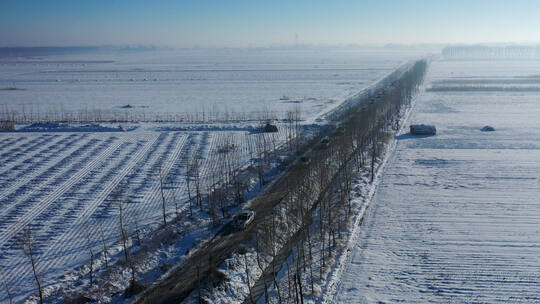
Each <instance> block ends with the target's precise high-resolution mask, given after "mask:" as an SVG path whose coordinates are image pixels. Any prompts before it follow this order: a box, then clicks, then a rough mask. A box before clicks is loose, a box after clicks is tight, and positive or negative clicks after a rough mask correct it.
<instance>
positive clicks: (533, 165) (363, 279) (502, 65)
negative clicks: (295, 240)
mask: <svg viewBox="0 0 540 304" xmlns="http://www.w3.org/2000/svg"><path fill="white" fill-rule="evenodd" d="M539 73H540V63H538V62H534V61H515V62H512V61H498V62H489V61H480V62H470V61H469V62H467V61H434V62H432V64H431V65H430V73H429V75H428V79H427V86H428V88H429V87H431V86H432V85H436V84H441V83H443V84H444V83H446V84H455V83H456V81H458V82H461V83H464V82H466V83H467V85H469V86H472V87H475V86H476V87H480V86H485V85H490V84H493V83H499V84H500V86H498V89H494V90H490V91H482V90H479V91H477V92H471V91H470V90H468V89H463V88H460V87H456V88H454V89H453V90H451V91H436V90H434V91H428V92H424V93H423V94H421V95H420V96H419V98H418V100H417V103H416V107H415V109H414V111H413V113H412V116H411V118H410V121H409V122H410V123H432V124H435V125H436V126H437V132H438V133H437V135H436V136H433V137H410V136H409V135H408V134H402V135H400V136H398V137H397V148H396V151H395V153H394V154H393V155H392V156H391V158H390V160H389V163H388V164H387V166H386V169H385V172H384V174H383V176H382V181H381V184H380V185H379V188H378V190H377V194H376V196H375V197H374V199H373V201H372V202H371V206H370V208H369V209H368V213H367V217H366V219H365V220H364V224H363V225H364V227H363V229H362V231H361V234H360V237H359V239H358V243H357V244H356V246H355V247H354V249H353V252H352V254H351V258H350V261H349V263H348V264H347V266H346V269H345V270H344V273H343V275H342V280H341V283H340V285H339V290H338V292H337V293H336V297H335V299H334V302H335V303H394V302H403V303H411V302H416V303H428V302H432V303H471V302H474V303H495V302H500V303H508V302H518V303H534V302H540V296H539V294H540V287H539V285H538V282H539V281H540V275H539V273H538V268H539V266H540V259H539V257H540V246H539V245H538V243H539V241H540V238H539V236H538V231H540V219H539V215H538V214H540V203H539V201H538V197H539V196H540V179H539V176H540V163H539V162H538V159H540V121H539V120H538V119H537V117H536V116H535V114H534V113H537V112H538V103H537V100H538V94H537V93H534V92H533V91H529V92H508V91H504V88H503V87H504V85H506V84H508V83H512V84H521V83H527V82H529V83H531V82H533V81H531V79H534V78H535V77H537V76H535V75H538V74H539ZM505 79H509V81H505ZM520 80H522V81H520ZM484 125H491V126H493V127H494V128H495V130H496V131H495V132H481V131H480V129H481V128H482V127H483V126H484Z"/></svg>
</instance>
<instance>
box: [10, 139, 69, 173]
mask: <svg viewBox="0 0 540 304" xmlns="http://www.w3.org/2000/svg"><path fill="white" fill-rule="evenodd" d="M59 138H60V136H59V135H42V136H39V137H37V136H36V137H34V138H33V139H32V140H30V141H28V142H26V143H24V144H22V145H20V146H17V147H15V148H13V149H10V151H7V152H3V151H1V150H0V164H2V169H1V171H0V173H1V174H2V175H4V174H7V173H10V172H11V171H12V170H17V169H19V167H20V166H23V165H25V164H29V163H30V160H32V157H33V156H34V155H35V154H37V153H38V152H40V151H41V150H42V149H44V148H46V147H49V146H52V145H53V144H55V142H56V140H57V139H59ZM23 148H24V149H23Z"/></svg>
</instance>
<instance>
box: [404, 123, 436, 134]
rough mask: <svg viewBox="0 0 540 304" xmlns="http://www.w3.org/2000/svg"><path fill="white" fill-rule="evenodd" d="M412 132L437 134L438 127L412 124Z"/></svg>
mask: <svg viewBox="0 0 540 304" xmlns="http://www.w3.org/2000/svg"><path fill="white" fill-rule="evenodd" d="M410 132H411V134H412V135H435V134H437V128H435V126H433V125H411V126H410Z"/></svg>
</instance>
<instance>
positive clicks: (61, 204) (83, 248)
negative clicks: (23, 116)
mask: <svg viewBox="0 0 540 304" xmlns="http://www.w3.org/2000/svg"><path fill="white" fill-rule="evenodd" d="M412 56H413V54H405V53H400V52H391V51H388V52H369V51H351V50H341V51H339V50H334V51H328V50H326V51H314V50H308V51H301V50H300V51H291V50H286V51H278V50H244V51H238V50H236V51H235V50H221V51H218V52H216V53H208V51H204V50H202V51H201V50H183V51H151V52H143V53H137V54H130V53H127V54H109V53H107V54H97V55H92V56H90V57H89V55H88V54H85V55H63V56H37V57H33V58H17V59H13V58H8V59H1V60H0V88H3V87H9V86H12V85H15V86H16V87H17V88H20V89H21V90H0V105H2V106H4V105H7V107H8V108H9V109H16V110H17V111H19V113H20V111H21V109H22V107H23V106H24V109H25V111H26V113H27V114H28V113H32V112H35V113H45V112H47V111H53V112H54V111H57V110H62V111H74V112H76V111H81V110H84V109H86V108H88V109H99V110H103V111H111V112H114V111H120V112H119V113H123V111H144V113H146V114H150V113H161V112H167V113H185V112H191V111H199V112H200V111H209V110H208V109H213V110H214V111H217V110H220V109H225V108H227V109H228V110H229V111H233V110H234V111H265V110H269V111H287V110H290V109H291V107H293V106H295V105H299V106H300V107H301V109H302V118H303V119H305V121H304V123H311V122H313V121H314V120H315V119H316V118H317V117H320V115H321V114H324V113H326V112H327V111H328V110H330V109H331V108H333V107H335V106H337V105H339V103H341V102H342V101H343V100H344V99H345V98H346V97H348V96H350V95H352V94H356V93H358V92H359V91H360V90H362V88H365V87H367V86H369V85H370V84H372V83H373V82H374V81H375V80H378V79H380V78H381V77H382V76H384V75H386V74H388V73H389V72H391V71H392V69H394V68H396V67H397V66H399V65H400V64H401V63H402V62H403V61H405V60H407V59H410V58H411V57H412ZM89 58H91V59H92V60H88V59H89ZM132 79H133V80H132ZM145 79H146V80H145ZM149 79H152V81H150V80H149ZM150 82H151V83H150ZM283 95H286V96H288V97H290V99H291V100H301V102H300V103H294V104H291V103H288V102H284V101H283V100H280V98H281V97H282V96H283ZM126 104H130V105H132V106H134V108H131V109H129V110H125V109H121V106H123V105H126ZM258 124H259V122H252V121H248V122H230V123H227V122H223V123H214V124H209V123H199V124H193V123H182V124H180V123H178V124H176V123H137V122H131V123H129V124H124V126H125V127H126V129H128V130H132V129H135V130H132V131H129V132H103V131H104V130H105V131H106V129H103V130H101V129H100V130H97V131H102V132H93V131H88V130H86V131H85V132H79V131H77V132H20V133H0V219H1V220H0V284H3V282H5V283H6V284H7V285H8V286H9V288H10V289H11V292H12V293H13V294H14V296H15V298H16V300H22V299H24V298H27V297H28V296H29V295H30V294H32V293H34V292H35V282H34V281H33V277H32V276H31V268H30V266H29V262H28V260H27V259H26V257H24V255H23V254H22V252H21V250H20V249H18V248H17V242H16V236H17V234H18V233H20V232H21V231H22V229H23V228H24V227H25V226H26V225H30V226H31V227H32V230H33V231H34V232H35V234H36V239H37V243H36V245H37V248H38V253H37V268H38V272H39V274H40V277H41V279H42V283H43V285H44V286H45V287H46V291H47V289H51V290H52V289H55V290H57V289H58V288H64V287H66V288H67V287H69V286H68V285H69V284H68V285H65V284H64V283H63V282H69V281H70V280H74V281H76V282H75V283H77V282H79V283H81V284H82V283H83V280H81V279H80V278H78V277H79V276H83V277H86V273H87V272H85V271H83V270H80V269H79V268H78V266H80V265H82V264H84V263H87V262H88V260H89V252H88V248H87V245H88V244H87V240H86V234H88V235H89V236H90V239H91V243H92V246H93V247H94V248H95V250H96V251H98V250H99V248H100V246H101V245H100V234H101V231H102V230H103V233H104V237H105V241H106V242H107V243H109V246H112V247H114V246H118V243H117V241H118V239H119V228H118V206H117V204H116V200H115V199H114V198H113V197H112V193H113V190H114V189H115V188H124V189H125V192H126V194H127V195H128V196H129V199H130V203H128V204H126V207H125V208H126V209H125V212H126V218H128V223H127V225H128V227H129V230H130V231H133V229H134V225H135V219H138V221H139V223H138V224H139V225H140V226H141V228H142V229H143V230H144V231H145V232H148V231H151V230H153V229H156V227H157V226H159V225H160V221H161V203H160V192H159V178H158V173H157V170H156V166H160V164H164V170H165V173H168V174H169V175H168V178H167V180H166V181H165V182H166V192H165V195H166V198H167V201H168V205H167V212H168V215H169V220H170V219H171V218H172V216H173V215H174V212H175V206H174V204H173V202H174V201H176V202H178V204H179V205H180V206H179V207H180V209H181V210H185V209H186V208H187V198H186V197H187V193H186V189H185V188H186V187H185V178H184V174H185V170H186V165H187V161H188V159H189V157H190V155H192V154H196V155H199V157H200V162H201V172H202V178H203V180H204V181H205V183H206V184H208V183H210V182H211V177H210V175H211V173H212V172H213V173H214V174H216V172H219V171H220V168H219V165H220V164H219V157H220V156H219V147H220V145H222V144H224V143H234V144H235V146H236V147H237V149H239V150H240V151H241V152H240V155H241V159H240V161H241V162H244V163H245V164H247V163H248V162H249V159H250V157H251V155H250V151H249V147H248V146H249V145H248V141H253V137H257V136H263V135H261V134H253V133H251V131H252V130H253V128H254V127H257V126H258ZM491 124H492V125H494V126H495V127H496V128H498V126H497V125H496V124H494V123H491ZM106 126H107V127H111V128H117V127H118V125H117V124H115V125H113V124H106ZM104 128H105V127H104ZM72 130H76V129H72ZM107 130H108V129H107ZM264 136H271V137H275V141H276V142H277V143H278V144H280V143H283V142H284V140H285V137H286V132H285V129H284V128H280V132H279V133H273V135H269V134H267V135H264ZM250 138H251V139H250ZM216 159H217V160H218V161H216ZM200 220H202V221H204V223H203V224H204V225H203V224H201V223H200V222H194V223H193V225H194V226H195V225H200V226H198V227H207V226H206V224H208V221H209V220H208V219H207V218H205V219H200ZM194 228H196V227H194ZM200 229H201V230H202V229H203V228H200ZM210 233H211V231H198V233H195V232H193V234H195V238H197V237H200V236H201V235H208V234H210ZM203 238H204V237H203ZM184 243H185V244H184ZM191 245H192V244H191V243H190V241H186V240H184V241H181V242H180V244H179V245H178V246H177V247H178V248H176V247H174V248H175V249H174V250H175V254H174V258H171V259H170V260H171V261H168V260H167V259H164V260H167V263H169V262H172V263H174V262H178V261H179V260H181V258H179V257H178V254H176V252H180V253H181V252H184V251H185V249H186V248H190V247H191ZM111 250H112V249H111ZM112 251H114V250H112ZM115 252H116V253H118V252H119V250H116V251H115ZM158 254H159V253H158ZM118 255H119V254H118ZM119 259H120V258H119V257H113V261H114V260H119ZM100 263H102V262H100ZM149 264H151V263H149ZM154 264H159V263H158V262H156V263H154ZM154 264H152V265H154ZM87 266H88V265H86V266H84V267H87ZM149 267H151V266H148V267H147V268H149ZM146 271H150V272H151V269H146ZM156 273H157V274H156V275H160V274H161V273H162V272H157V271H156ZM75 277H77V278H75ZM126 277H128V275H126ZM147 277H148V276H147ZM87 283H88V282H86V283H84V284H87ZM84 284H83V285H81V286H82V287H80V288H83V289H84V288H85V286H87V285H84ZM122 284H123V283H122ZM59 285H61V286H60V287H58V286H59ZM64 285H65V286H64ZM32 299H33V300H35V298H32ZM3 301H7V293H6V290H5V289H4V286H2V288H0V302H3Z"/></svg>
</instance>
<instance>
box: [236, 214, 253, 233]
mask: <svg viewBox="0 0 540 304" xmlns="http://www.w3.org/2000/svg"><path fill="white" fill-rule="evenodd" d="M254 218H255V212H253V211H251V210H243V211H241V212H240V213H238V214H237V215H236V216H235V217H234V218H233V225H234V226H235V227H236V228H238V229H246V228H247V226H249V224H251V222H253V219H254Z"/></svg>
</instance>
